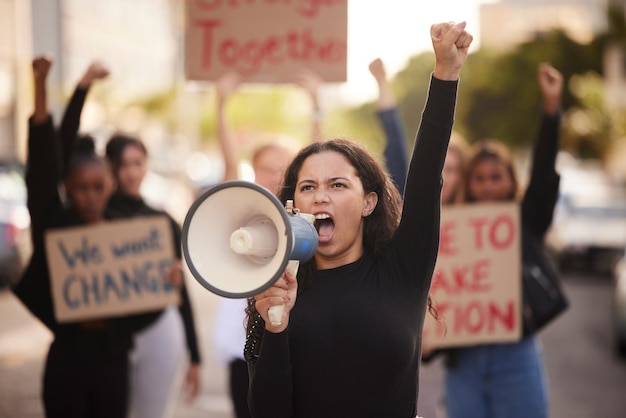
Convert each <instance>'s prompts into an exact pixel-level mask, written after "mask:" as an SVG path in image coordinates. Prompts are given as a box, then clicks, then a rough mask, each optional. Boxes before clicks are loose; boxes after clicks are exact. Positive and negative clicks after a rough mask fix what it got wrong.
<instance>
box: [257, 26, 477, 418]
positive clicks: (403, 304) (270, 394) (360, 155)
mask: <svg viewBox="0 0 626 418" xmlns="http://www.w3.org/2000/svg"><path fill="white" fill-rule="evenodd" d="M431 37H432V42H433V47H434V50H435V55H436V65H435V70H434V72H433V76H432V78H431V85H430V94H429V96H428V101H427V103H426V107H425V109H424V112H423V115H422V123H421V126H420V129H419V131H418V134H417V139H416V141H415V148H414V152H413V157H412V160H411V164H410V167H409V174H408V177H407V182H406V187H405V194H404V203H403V204H402V203H401V199H400V194H399V193H398V190H397V188H396V187H395V185H393V183H392V182H391V180H390V179H389V177H388V176H387V174H386V173H385V172H384V170H383V169H382V167H381V166H380V165H379V164H378V163H377V162H376V160H375V159H374V158H373V157H372V156H371V155H370V154H369V153H368V152H367V151H366V150H365V149H364V148H363V147H361V146H359V145H357V144H356V143H354V142H350V141H345V140H331V141H326V142H316V143H314V144H312V145H310V146H308V147H306V148H304V149H303V150H302V151H300V153H298V154H297V155H296V157H295V158H294V160H293V162H292V163H291V165H290V166H289V168H288V170H287V172H286V174H285V179H284V187H283V188H282V190H281V192H280V194H279V198H280V200H281V201H284V200H287V199H293V200H294V205H295V206H296V207H298V208H299V209H300V210H301V211H302V212H304V213H312V214H314V215H315V216H316V219H317V220H316V227H317V229H318V234H319V241H318V247H317V251H316V253H315V257H314V259H313V260H311V261H309V262H307V263H305V264H303V265H301V266H300V269H299V272H298V277H297V280H296V277H294V276H293V275H291V274H289V273H285V274H284V275H283V276H282V277H281V279H279V280H278V281H277V282H276V283H275V285H274V286H272V287H271V288H269V289H268V290H266V291H264V292H263V293H262V294H259V295H257V296H256V297H255V301H254V303H252V304H251V305H250V314H249V322H248V324H249V329H250V336H249V338H248V341H247V343H246V348H247V350H246V359H247V361H248V363H249V367H250V376H251V382H250V405H251V410H252V412H253V415H254V416H255V417H260V418H262V417H272V418H280V417H293V416H295V417H300V416H325V417H346V416H355V417H356V416H358V417H381V416H393V417H415V415H416V412H417V406H416V403H417V402H416V400H417V393H418V376H419V374H418V372H419V361H420V351H421V333H422V326H423V321H424V316H425V312H426V305H427V299H428V291H429V288H430V281H431V278H432V274H433V268H434V265H435V260H436V257H437V250H438V236H439V214H440V204H439V202H440V191H441V171H442V168H443V162H444V158H445V154H446V148H447V144H448V140H449V138H450V133H451V130H452V124H453V115H454V106H455V101H456V91H457V85H458V76H459V72H460V69H461V67H462V66H463V63H464V62H465V59H466V57H467V52H468V48H469V45H470V43H471V41H472V36H471V35H470V34H469V33H468V32H466V31H465V23H461V24H458V25H457V24H453V23H443V24H437V25H433V27H432V28H431ZM401 205H402V208H401ZM401 213H402V214H403V216H402V217H400V214H401ZM275 305H285V310H284V314H283V317H282V321H281V322H280V324H278V325H277V324H272V323H270V321H269V318H268V310H269V308H270V307H271V306H275Z"/></svg>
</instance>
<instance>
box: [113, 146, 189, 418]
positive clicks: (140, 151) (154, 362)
mask: <svg viewBox="0 0 626 418" xmlns="http://www.w3.org/2000/svg"><path fill="white" fill-rule="evenodd" d="M106 157H107V159H108V160H109V161H110V163H111V167H112V169H113V174H114V177H115V179H116V181H117V190H116V191H115V192H114V194H113V195H112V196H111V199H110V200H109V208H111V209H112V210H115V211H116V212H117V213H119V215H120V216H121V217H124V218H131V217H144V216H153V215H165V216H167V218H168V219H169V221H170V224H171V226H172V236H173V244H174V249H175V251H176V258H177V260H178V264H177V269H176V275H177V276H178V277H177V278H176V283H179V284H180V292H181V293H180V294H181V304H180V306H178V307H175V306H170V307H167V308H165V309H163V310H160V311H156V312H151V313H147V314H144V316H147V317H150V318H151V321H150V324H149V326H147V327H146V328H145V329H143V330H141V332H139V333H137V334H136V335H135V348H134V350H133V352H132V354H131V413H132V416H133V417H136V418H160V417H170V416H172V415H173V413H174V407H175V405H176V400H177V399H178V394H179V393H180V384H181V372H183V367H184V365H185V363H186V362H187V361H189V365H188V367H187V370H186V372H185V374H184V380H183V382H184V385H185V387H184V389H185V391H186V392H187V400H188V401H189V402H191V401H193V400H194V399H195V397H196V396H197V395H198V393H199V391H200V350H199V348H198V338H197V335H196V330H195V324H194V317H193V312H192V308H191V300H190V298H189V293H188V291H187V287H186V285H185V279H184V276H183V271H182V268H181V266H182V265H181V257H182V250H181V246H180V240H181V230H180V226H179V225H178V223H176V221H175V220H174V219H173V218H172V217H171V216H170V215H169V214H167V213H166V212H164V211H162V210H158V209H154V208H152V207H150V206H148V205H147V204H146V203H145V201H144V200H143V197H142V195H141V184H142V182H143V180H144V178H145V175H146V172H147V168H148V152H147V149H146V147H145V146H144V144H143V143H142V142H141V141H140V140H139V139H137V138H134V137H130V136H126V135H114V136H113V137H111V139H110V140H109V141H108V143H107V145H106ZM185 347H186V348H187V351H188V352H189V353H188V354H189V359H187V355H186V353H185Z"/></svg>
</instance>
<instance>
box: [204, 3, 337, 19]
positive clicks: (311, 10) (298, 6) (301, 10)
mask: <svg viewBox="0 0 626 418" xmlns="http://www.w3.org/2000/svg"><path fill="white" fill-rule="evenodd" d="M345 1H346V0H263V1H261V0H194V4H195V6H196V7H197V8H198V9H200V10H208V11H213V10H216V9H219V8H220V7H230V8H233V9H236V8H238V7H240V6H251V5H254V4H269V5H286V6H290V5H293V6H294V7H295V10H296V12H298V14H299V15H301V16H303V17H306V18H314V17H317V15H318V14H319V13H320V10H321V9H322V7H333V6H335V5H337V4H341V3H344V2H345Z"/></svg>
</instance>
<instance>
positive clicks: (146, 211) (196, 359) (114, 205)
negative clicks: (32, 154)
mask: <svg viewBox="0 0 626 418" xmlns="http://www.w3.org/2000/svg"><path fill="white" fill-rule="evenodd" d="M88 91H89V89H87V88H81V87H77V88H76V89H75V90H74V94H72V97H71V98H70V101H69V103H68V105H67V107H66V109H65V112H64V114H63V119H62V121H61V127H60V130H59V132H60V137H61V141H60V144H61V164H62V167H63V172H64V173H65V170H67V166H68V164H69V161H70V157H71V154H72V150H73V147H74V142H75V140H76V135H77V134H78V129H79V125H80V116H81V113H82V110H83V106H84V104H85V99H86V97H87V93H88ZM108 207H109V209H110V210H112V211H113V212H114V213H115V214H116V216H118V217H121V218H129V217H135V216H145V215H165V216H167V218H168V219H169V221H170V224H171V226H172V232H173V234H172V237H173V240H174V248H175V250H176V258H178V259H179V260H180V259H181V257H182V253H181V248H180V240H181V231H180V226H179V225H178V224H177V223H176V221H174V219H173V218H172V217H171V216H170V215H169V214H167V213H165V212H163V211H158V210H156V209H153V208H151V207H149V206H148V205H146V203H145V202H144V201H143V200H141V199H135V198H132V197H127V196H123V195H121V194H119V193H116V194H114V195H113V196H112V197H111V199H110V201H109V205H108ZM179 311H180V314H181V316H182V319H183V325H184V327H185V339H186V345H187V349H188V350H189V357H190V360H191V362H192V363H196V364H199V363H200V349H199V347H198V337H197V334H196V328H195V323H194V318H193V311H192V307H191V300H190V299H189V293H188V292H187V287H186V286H185V284H184V283H183V286H182V288H181V304H180V306H179ZM162 312H163V311H162V310H160V311H154V312H149V313H145V314H142V315H141V316H142V318H143V320H144V321H145V322H146V323H147V324H148V325H149V324H150V323H152V322H154V321H155V320H156V319H157V318H158V317H159V315H160V314H161V313H162Z"/></svg>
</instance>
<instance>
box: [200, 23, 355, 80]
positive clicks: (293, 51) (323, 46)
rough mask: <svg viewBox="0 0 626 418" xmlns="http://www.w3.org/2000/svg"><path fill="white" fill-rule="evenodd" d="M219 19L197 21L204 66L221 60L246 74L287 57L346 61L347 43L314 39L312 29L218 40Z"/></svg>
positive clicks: (205, 67) (303, 62)
mask: <svg viewBox="0 0 626 418" xmlns="http://www.w3.org/2000/svg"><path fill="white" fill-rule="evenodd" d="M221 24H222V22H220V21H218V20H196V21H195V22H194V25H195V26H198V27H200V28H202V34H203V36H202V48H201V51H202V54H201V56H202V68H203V69H204V70H209V69H210V68H211V66H212V65H213V63H214V60H218V61H219V63H220V64H222V65H223V66H226V67H231V68H232V69H233V70H236V71H238V72H239V73H240V74H241V75H243V76H244V77H247V76H251V75H253V74H255V73H256V72H258V71H259V69H260V67H261V66H262V65H263V64H264V63H268V64H280V63H282V62H284V61H285V60H287V59H290V60H293V61H297V62H300V63H302V64H306V63H309V62H325V63H329V64H332V63H339V62H342V61H343V60H345V57H346V44H345V42H343V41H338V40H334V39H329V40H324V41H322V40H318V39H314V38H313V35H312V34H311V30H310V29H302V30H299V31H289V32H288V33H287V34H286V35H285V36H283V37H280V36H271V37H269V38H266V39H251V40H248V41H241V40H237V39H234V38H226V39H224V40H221V41H216V38H217V36H216V35H217V31H218V28H219V27H220V26H221Z"/></svg>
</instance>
